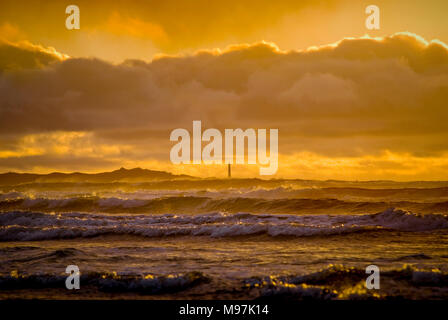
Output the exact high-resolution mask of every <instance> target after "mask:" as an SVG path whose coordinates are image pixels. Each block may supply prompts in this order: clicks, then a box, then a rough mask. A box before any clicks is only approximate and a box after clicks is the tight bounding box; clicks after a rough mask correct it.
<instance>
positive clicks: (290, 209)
mask: <svg viewBox="0 0 448 320" xmlns="http://www.w3.org/2000/svg"><path fill="white" fill-rule="evenodd" d="M207 195H209V194H207ZM257 195H258V196H260V194H259V193H257ZM215 196H216V195H215ZM142 197H143V196H142ZM390 207H399V208H404V209H407V210H411V211H418V212H423V213H443V212H447V211H448V201H446V202H435V203H431V202H412V201H392V202H389V201H360V202H355V201H346V200H338V199H329V198H328V199H303V198H301V199H292V198H282V199H269V197H266V198H265V197H260V198H255V197H235V196H232V197H227V198H216V197H208V196H189V195H182V196H179V195H178V194H176V195H172V196H162V197H160V195H159V196H158V197H157V195H155V194H147V195H146V198H143V199H142V198H120V197H99V196H91V195H87V196H76V197H67V198H65V197H63V198H45V197H43V198H28V197H25V198H23V197H20V196H17V195H16V194H8V197H7V196H6V195H4V197H3V200H1V199H0V211H14V210H22V211H23V210H26V211H40V212H73V211H78V212H102V213H156V214H160V213H167V212H169V213H192V212H194V213H208V212H214V211H219V212H232V213H237V212H252V213H284V214H309V213H320V214H321V213H328V212H331V213H344V214H345V213H375V212H379V211H384V210H386V209H387V208H390Z"/></svg>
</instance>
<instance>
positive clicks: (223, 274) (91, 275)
mask: <svg viewBox="0 0 448 320" xmlns="http://www.w3.org/2000/svg"><path fill="white" fill-rule="evenodd" d="M131 187H132V188H129V189H120V190H115V191H113V190H111V189H110V186H108V187H107V188H105V187H104V186H103V188H102V189H101V188H100V189H96V190H95V191H92V190H90V189H89V188H83V187H81V188H80V187H79V186H78V185H70V184H67V185H65V186H64V188H61V187H60V186H58V187H57V189H58V190H52V188H50V187H49V186H48V185H45V186H43V185H41V186H37V187H36V186H33V188H28V189H27V190H24V188H23V186H22V187H21V188H17V190H16V189H13V188H10V187H9V188H8V190H4V192H3V193H2V194H1V195H0V210H1V212H0V241H1V242H0V261H1V264H0V297H1V298H11V297H21V298H27V297H44V298H45V297H46V298H64V297H67V296H70V297H73V295H74V293H73V292H70V291H68V290H66V289H65V286H64V281H65V276H66V275H65V273H64V271H65V268H66V266H67V265H70V264H75V265H78V266H79V268H80V270H81V273H82V279H81V287H82V290H79V291H77V292H76V294H75V296H76V297H78V298H143V299H165V298H179V299H184V298H192V299H193V298H218V299H221V298H223V299H234V298H236V299H239V298H259V297H278V298H288V299H289V298H292V299H302V298H310V297H311V298H316V299H347V298H348V299H356V298H375V299H376V298H380V299H381V298H395V297H404V298H412V299H428V298H431V299H446V298H448V217H447V215H446V209H445V208H446V207H447V203H446V202H444V200H445V199H444V197H446V195H445V193H446V191H445V190H444V187H443V188H439V187H437V188H426V189H425V188H409V186H406V188H404V187H403V188H397V189H391V188H385V189H381V188H378V186H375V188H371V189H369V188H363V189H359V190H358V191H357V192H355V191H353V189H352V188H346V187H341V186H338V187H336V188H325V187H320V188H313V189H310V188H300V187H297V186H296V187H294V186H293V187H291V186H287V187H283V186H280V187H279V186H275V188H271V189H270V188H260V187H258V186H257V187H253V188H251V187H248V186H244V188H234V187H232V188H221V189H219V190H218V189H215V190H214V189H206V190H202V189H198V188H188V189H182V190H167V189H164V190H154V189H153V188H152V189H148V188H146V189H145V188H141V189H138V188H137V187H136V186H135V185H132V186H131ZM19 189H20V190H19ZM61 189H63V190H61ZM86 190H87V191H86ZM370 264H375V265H377V266H379V267H380V269H381V289H380V290H366V289H365V286H364V281H365V278H366V277H367V275H366V274H365V268H366V267H367V266H368V265H370Z"/></svg>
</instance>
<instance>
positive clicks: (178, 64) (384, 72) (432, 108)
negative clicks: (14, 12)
mask: <svg viewBox="0 0 448 320" xmlns="http://www.w3.org/2000/svg"><path fill="white" fill-rule="evenodd" d="M0 57H1V59H0V61H1V63H0V143H1V145H2V148H1V150H0V167H3V168H8V169H9V168H10V169H21V170H29V169H35V168H36V167H38V168H57V166H55V163H54V162H55V159H60V163H64V159H65V158H64V157H67V158H71V159H72V158H73V157H72V156H71V155H73V154H75V152H74V149H77V150H80V148H81V147H80V145H87V146H91V148H90V149H89V148H87V149H86V148H85V149H86V150H84V151H83V152H82V155H80V154H79V152H78V153H76V155H75V156H79V157H82V158H83V159H89V160H86V161H85V162H83V169H86V168H87V169H89V168H91V169H92V170H93V169H94V168H99V167H101V163H102V161H103V164H104V166H109V165H114V164H117V165H120V163H123V162H125V163H129V164H134V163H136V164H139V163H149V162H150V161H153V163H155V162H160V163H164V162H168V161H169V150H170V147H171V143H170V141H169V133H170V132H171V130H173V129H175V128H187V129H188V130H191V125H192V121H193V120H201V121H202V123H203V126H205V127H209V128H211V127H213V128H220V129H224V128H238V127H240V128H243V129H244V128H278V129H279V139H280V140H279V142H280V144H279V152H280V154H281V156H282V155H283V156H284V159H287V163H285V165H284V168H285V170H286V168H289V169H288V171H287V172H286V171H282V158H281V157H280V164H279V174H280V175H292V176H297V177H300V176H301V174H304V173H306V174H305V175H307V176H308V175H309V177H312V174H313V170H314V169H313V167H312V163H316V164H317V163H319V166H322V165H325V163H329V162H328V161H330V160H337V159H345V160H347V161H355V162H356V163H357V164H359V163H364V164H365V166H366V167H365V168H363V167H362V165H361V166H358V167H357V171H356V174H355V175H357V176H356V177H364V178H365V177H368V172H369V170H370V172H375V175H374V176H372V178H384V177H385V176H390V175H391V174H392V175H394V174H395V178H400V177H405V178H409V177H410V178H412V177H414V178H425V177H428V178H435V177H434V175H439V174H440V173H442V174H443V172H444V170H445V168H446V167H445V166H446V164H445V163H444V162H443V161H442V160H443V159H444V156H445V154H446V153H447V152H448V126H447V125H446V119H448V109H447V107H446V101H448V47H447V46H446V45H445V44H443V43H441V42H440V41H430V42H428V41H425V40H424V39H422V38H420V37H419V36H417V35H413V34H410V33H399V34H394V35H392V36H389V37H385V38H375V39H372V38H368V37H364V38H350V39H344V40H341V41H339V42H338V43H335V44H332V45H328V46H322V47H316V48H310V49H308V50H303V51H282V50H281V49H279V48H278V47H277V46H276V45H275V44H271V43H264V42H263V43H256V44H250V45H249V44H247V45H246V44H244V45H236V46H232V47H229V48H227V49H225V50H218V49H217V50H211V51H199V52H197V53H196V54H194V55H188V56H160V57H158V58H156V59H154V60H153V61H152V62H149V63H147V62H143V61H140V60H128V61H125V62H124V63H121V64H118V65H117V64H111V63H108V62H105V61H102V60H98V59H84V58H83V59H78V58H77V59H75V58H68V57H65V56H63V55H61V54H59V53H57V51H56V50H54V51H52V50H49V49H45V48H41V47H40V48H39V47H37V46H32V45H29V46H24V45H16V44H12V43H6V42H5V43H3V44H1V45H0ZM69 133H70V134H69ZM63 134H65V137H66V138H65V140H64V139H62V141H59V140H57V141H59V142H58V143H57V146H58V147H59V148H60V150H58V151H55V147H54V143H53V146H52V143H51V141H54V139H57V136H58V135H63ZM45 137H47V138H45ZM48 137H51V138H48ZM33 139H35V140H33ZM70 139H76V141H78V142H77V143H78V144H75V143H73V141H72V140H70ZM30 141H31V142H30ZM33 141H34V142H33ZM80 141H81V142H80ZM95 148H96V149H95ZM56 149H57V148H56ZM98 150H102V151H98ZM387 152H392V153H393V154H396V155H399V158H400V159H401V160H399V161H402V159H403V158H409V159H410V158H412V159H414V160H415V161H417V163H423V164H421V165H422V166H425V168H423V167H421V168H416V169H415V170H414V173H415V172H419V175H417V176H413V175H412V174H413V173H412V168H410V169H409V170H408V171H405V172H402V171H399V170H398V169H397V168H396V167H395V165H396V164H395V163H393V164H392V165H391V163H390V161H391V160H390V157H385V156H384V155H385V154H386V153H387ZM299 155H301V156H299ZM305 155H312V159H314V158H315V157H317V159H320V160H319V161H318V160H316V161H314V162H313V161H307V162H306V163H303V166H302V167H301V166H299V167H297V168H296V170H295V171H294V166H293V165H291V163H295V162H297V163H299V162H300V161H302V160H303V159H304V157H305ZM367 158H368V159H369V160H368V161H365V162H362V161H361V160H362V159H367ZM36 159H38V160H36ZM49 159H52V160H51V161H49ZM294 159H295V160H294ZM375 159H376V160H375ZM428 159H432V160H431V162H429V163H430V165H429V164H428V162H427V161H426V160H428ZM308 160H309V159H308ZM420 160H422V161H423V162H420ZM46 161H48V163H47V162H46ZM145 161H146V162H145ZM285 161H286V160H285ZM360 161H361V162H360ZM90 163H91V164H92V165H91V166H90ZM341 163H342V164H343V162H341ZM342 164H341V166H342ZM62 168H67V169H68V167H65V164H64V167H62ZM70 168H71V167H70ZM342 168H343V167H342ZM76 169H79V168H77V167H73V170H76ZM333 169H335V170H339V169H340V168H339V169H338V168H333ZM347 170H349V169H347ZM363 170H364V171H363ZM339 171H340V170H339ZM350 172H351V173H350V174H352V173H353V171H350ZM445 172H446V171H445ZM339 175H340V173H338V177H340V176H339ZM316 177H318V173H316ZM331 177H332V176H331V174H330V173H328V175H327V176H325V177H323V178H331ZM356 177H354V178H356ZM444 177H445V178H448V175H446V174H445V176H444ZM442 178H443V177H440V179H442Z"/></svg>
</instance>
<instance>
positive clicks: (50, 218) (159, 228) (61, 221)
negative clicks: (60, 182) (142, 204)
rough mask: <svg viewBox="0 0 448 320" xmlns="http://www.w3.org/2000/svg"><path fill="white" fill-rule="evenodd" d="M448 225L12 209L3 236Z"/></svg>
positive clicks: (2, 216) (433, 217)
mask: <svg viewBox="0 0 448 320" xmlns="http://www.w3.org/2000/svg"><path fill="white" fill-rule="evenodd" d="M446 228H448V217H447V216H446V215H438V214H417V213H413V212H409V211H404V210H400V209H393V208H391V209H387V210H385V211H382V212H380V213H376V214H367V215H286V214H283V215H280V214H253V213H222V212H215V213H207V214H195V215H192V214H179V215H178V214H157V215H156V214H151V215H148V214H146V215H138V214H113V215H112V214H96V213H78V212H71V213H44V212H23V211H9V212H3V213H0V240H2V241H30V240H46V239H64V238H84V237H94V236H100V235H109V234H115V235H136V236H143V237H166V236H209V237H237V236H252V235H268V236H273V237H275V236H292V237H306V236H328V235H341V234H350V233H354V232H366V231H381V230H384V231H386V230H387V231H388V230H395V231H410V232H412V231H413V232H419V231H431V230H437V229H446Z"/></svg>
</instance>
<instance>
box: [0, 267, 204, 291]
mask: <svg viewBox="0 0 448 320" xmlns="http://www.w3.org/2000/svg"><path fill="white" fill-rule="evenodd" d="M66 278H67V275H50V274H32V275H21V274H18V273H17V272H13V273H12V274H10V275H3V276H0V289H3V290H8V289H9V290H11V289H13V290H16V289H29V288H64V287H65V280H66ZM80 281H81V282H82V283H83V285H87V286H94V287H96V288H97V289H98V290H100V291H104V292H127V291H129V292H138V293H142V294H160V293H170V292H177V291H182V290H185V289H188V288H191V287H193V286H196V285H198V284H201V283H207V282H208V281H209V278H208V277H206V276H205V275H203V274H202V273H201V272H195V271H193V272H188V273H182V274H168V275H162V276H157V275H152V274H145V275H118V274H117V273H115V272H111V273H110V272H102V273H88V274H86V275H84V274H82V275H81V276H80Z"/></svg>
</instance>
